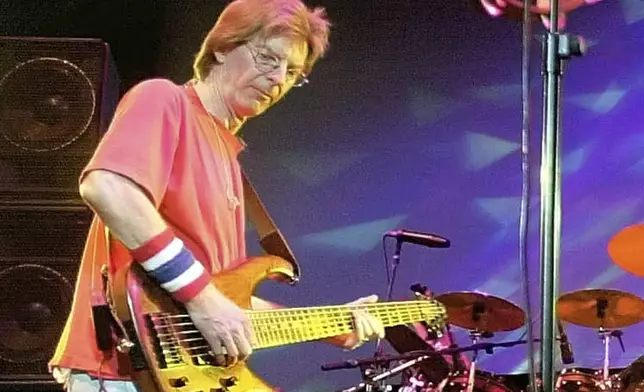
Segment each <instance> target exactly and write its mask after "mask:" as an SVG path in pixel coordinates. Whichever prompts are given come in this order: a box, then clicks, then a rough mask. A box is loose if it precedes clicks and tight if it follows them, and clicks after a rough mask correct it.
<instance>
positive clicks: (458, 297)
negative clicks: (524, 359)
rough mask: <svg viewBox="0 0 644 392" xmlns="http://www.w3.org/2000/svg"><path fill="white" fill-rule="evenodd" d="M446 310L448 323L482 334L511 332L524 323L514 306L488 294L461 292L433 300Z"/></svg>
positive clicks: (520, 313)
mask: <svg viewBox="0 0 644 392" xmlns="http://www.w3.org/2000/svg"><path fill="white" fill-rule="evenodd" d="M434 298H435V299H436V300H437V301H438V302H440V303H442V304H443V305H445V308H446V309H447V321H448V322H449V323H450V324H452V325H456V326H459V327H461V328H465V329H470V330H479V331H484V332H504V331H512V330H515V329H517V328H519V327H521V326H522V325H523V324H524V323H525V313H524V312H523V310H522V309H521V308H520V307H518V306H517V305H515V304H513V303H512V302H510V301H507V300H505V299H503V298H499V297H495V296H493V295H489V294H483V293H476V292H469V291H461V292H458V291H457V292H451V293H444V294H441V295H438V296H436V297H434Z"/></svg>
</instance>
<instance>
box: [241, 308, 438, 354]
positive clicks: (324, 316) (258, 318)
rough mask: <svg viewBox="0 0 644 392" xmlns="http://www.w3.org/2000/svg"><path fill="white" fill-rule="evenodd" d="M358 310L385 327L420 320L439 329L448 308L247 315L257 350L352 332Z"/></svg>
mask: <svg viewBox="0 0 644 392" xmlns="http://www.w3.org/2000/svg"><path fill="white" fill-rule="evenodd" d="M355 311H358V312H365V313H369V314H370V315H371V316H374V317H376V318H377V319H379V320H380V321H381V322H382V323H383V325H384V326H385V327H390V326H394V325H401V324H410V323H413V322H418V321H425V322H427V323H428V324H429V325H430V326H436V327H438V326H440V325H442V323H443V322H444V320H445V308H444V307H443V305H441V304H440V303H438V302H436V301H432V300H422V301H403V302H380V303H371V304H360V305H341V306H319V307H310V308H289V309H274V310H263V311H252V310H251V311H247V312H246V313H247V314H248V316H249V317H250V320H251V323H252V326H253V331H254V334H255V343H254V345H253V348H255V349H261V348H268V347H276V346H283V345H287V344H294V343H300V342H306V341H312V340H319V339H324V338H329V337H333V336H338V335H343V334H346V333H350V332H352V331H353V330H354V325H353V314H354V312H355Z"/></svg>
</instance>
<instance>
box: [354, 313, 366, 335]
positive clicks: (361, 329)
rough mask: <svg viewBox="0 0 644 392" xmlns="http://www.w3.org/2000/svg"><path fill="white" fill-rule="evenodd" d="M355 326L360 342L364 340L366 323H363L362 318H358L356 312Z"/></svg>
mask: <svg viewBox="0 0 644 392" xmlns="http://www.w3.org/2000/svg"><path fill="white" fill-rule="evenodd" d="M353 325H354V326H355V329H356V336H357V337H358V341H362V340H364V322H363V321H362V318H360V316H358V315H357V314H356V313H355V312H354V315H353Z"/></svg>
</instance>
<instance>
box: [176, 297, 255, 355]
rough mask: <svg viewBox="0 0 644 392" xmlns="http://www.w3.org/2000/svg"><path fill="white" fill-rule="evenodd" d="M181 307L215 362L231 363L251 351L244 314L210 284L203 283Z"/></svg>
mask: <svg viewBox="0 0 644 392" xmlns="http://www.w3.org/2000/svg"><path fill="white" fill-rule="evenodd" d="M185 307H186V310H187V311H188V314H189V315H190V317H191V318H192V322H193V323H194V324H195V326H196V327H197V329H198V330H199V332H201V334H202V335H203V337H204V338H205V339H206V341H207V342H208V345H209V346H210V348H211V351H212V353H213V355H214V358H215V364H216V365H217V366H232V365H234V364H235V363H237V361H243V360H245V359H246V358H248V356H249V355H250V354H251V353H252V351H253V350H252V342H253V330H252V326H251V323H250V320H249V318H248V316H247V315H246V313H244V311H243V310H242V309H241V308H239V307H238V306H237V305H235V304H234V303H233V302H232V301H231V300H229V299H228V298H226V297H225V296H224V295H223V294H222V293H221V292H220V291H219V290H217V289H216V288H215V287H214V286H212V285H208V286H206V288H205V289H204V290H203V291H202V292H201V293H199V294H197V296H196V297H195V298H193V299H192V300H190V301H188V302H186V304H185Z"/></svg>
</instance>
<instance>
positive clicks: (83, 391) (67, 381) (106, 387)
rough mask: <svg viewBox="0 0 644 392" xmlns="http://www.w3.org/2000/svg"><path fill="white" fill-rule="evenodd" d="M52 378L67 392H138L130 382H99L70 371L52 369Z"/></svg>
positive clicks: (83, 374)
mask: <svg viewBox="0 0 644 392" xmlns="http://www.w3.org/2000/svg"><path fill="white" fill-rule="evenodd" d="M53 376H54V378H55V379H56V381H58V382H59V383H61V384H63V385H64V386H65V390H66V391H67V392H139V390H138V389H137V387H136V385H134V383H133V382H132V381H119V380H99V379H98V378H97V377H92V376H90V375H89V374H87V373H84V372H79V371H75V370H71V369H61V368H54V371H53Z"/></svg>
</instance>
